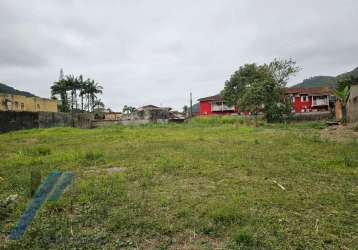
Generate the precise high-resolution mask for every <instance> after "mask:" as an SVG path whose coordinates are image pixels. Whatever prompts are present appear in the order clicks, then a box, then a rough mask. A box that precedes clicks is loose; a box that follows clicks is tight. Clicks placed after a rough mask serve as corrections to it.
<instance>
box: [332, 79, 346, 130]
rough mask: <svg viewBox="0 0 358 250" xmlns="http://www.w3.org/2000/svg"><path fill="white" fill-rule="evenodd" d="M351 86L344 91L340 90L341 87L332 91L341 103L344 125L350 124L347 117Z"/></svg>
mask: <svg viewBox="0 0 358 250" xmlns="http://www.w3.org/2000/svg"><path fill="white" fill-rule="evenodd" d="M350 88H351V87H350V86H349V85H347V86H345V88H344V89H343V90H339V87H338V88H337V89H332V90H331V92H332V94H334V95H335V96H336V98H337V99H338V100H339V102H340V103H341V110H342V123H343V124H346V123H347V122H348V116H347V103H348V100H349V96H350Z"/></svg>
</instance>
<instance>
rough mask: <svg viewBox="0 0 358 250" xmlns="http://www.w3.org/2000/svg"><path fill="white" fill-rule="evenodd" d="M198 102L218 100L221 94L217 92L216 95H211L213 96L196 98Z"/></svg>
mask: <svg viewBox="0 0 358 250" xmlns="http://www.w3.org/2000/svg"><path fill="white" fill-rule="evenodd" d="M198 101H199V102H203V101H217V102H220V101H221V95H220V94H217V95H213V96H208V97H203V98H200V99H198Z"/></svg>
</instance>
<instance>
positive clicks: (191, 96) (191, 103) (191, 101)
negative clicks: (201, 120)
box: [190, 92, 193, 118]
mask: <svg viewBox="0 0 358 250" xmlns="http://www.w3.org/2000/svg"><path fill="white" fill-rule="evenodd" d="M191 117H193V95H192V94H191V92H190V118H191Z"/></svg>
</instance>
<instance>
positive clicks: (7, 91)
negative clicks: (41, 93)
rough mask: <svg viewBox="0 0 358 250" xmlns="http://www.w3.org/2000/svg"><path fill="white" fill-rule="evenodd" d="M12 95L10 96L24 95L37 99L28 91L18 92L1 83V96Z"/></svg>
mask: <svg viewBox="0 0 358 250" xmlns="http://www.w3.org/2000/svg"><path fill="white" fill-rule="evenodd" d="M3 93H4V94H10V95H22V96H27V97H36V95H34V94H32V93H30V92H27V91H21V90H17V89H15V88H13V87H11V86H9V85H6V84H5V83H1V82H0V94H3Z"/></svg>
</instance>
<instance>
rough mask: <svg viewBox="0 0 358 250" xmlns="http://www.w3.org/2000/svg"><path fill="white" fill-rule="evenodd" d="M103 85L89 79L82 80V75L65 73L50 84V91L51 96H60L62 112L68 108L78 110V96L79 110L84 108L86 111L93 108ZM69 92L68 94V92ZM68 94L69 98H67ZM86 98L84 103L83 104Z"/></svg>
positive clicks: (68, 109)
mask: <svg viewBox="0 0 358 250" xmlns="http://www.w3.org/2000/svg"><path fill="white" fill-rule="evenodd" d="M102 90H103V87H102V86H100V85H99V84H98V83H97V82H95V81H94V80H91V79H87V80H86V81H83V76H82V75H80V76H78V77H75V76H73V75H66V76H65V77H63V76H62V77H61V79H60V80H59V81H57V82H54V84H53V85H52V86H51V93H52V96H53V97H56V96H60V99H61V108H60V110H61V111H62V112H68V111H70V110H72V111H74V110H76V111H78V110H79V102H78V96H79V97H81V111H84V110H85V108H86V109H87V111H88V112H90V111H93V110H94V108H95V107H94V105H95V104H98V103H96V100H97V98H98V94H102V93H103V91H102ZM68 93H69V94H68ZM69 95H70V98H69ZM85 99H86V104H85Z"/></svg>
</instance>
